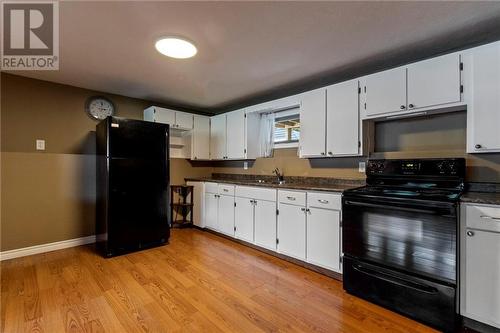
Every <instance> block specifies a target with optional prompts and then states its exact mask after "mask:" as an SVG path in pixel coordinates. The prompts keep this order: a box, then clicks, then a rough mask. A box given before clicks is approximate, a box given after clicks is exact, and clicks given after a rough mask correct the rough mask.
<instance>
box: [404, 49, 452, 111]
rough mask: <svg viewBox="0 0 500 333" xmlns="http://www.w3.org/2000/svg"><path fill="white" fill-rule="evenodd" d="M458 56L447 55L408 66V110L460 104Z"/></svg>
mask: <svg viewBox="0 0 500 333" xmlns="http://www.w3.org/2000/svg"><path fill="white" fill-rule="evenodd" d="M460 97H461V93H460V55H459V54H458V53H453V54H447V55H444V56H441V57H436V58H432V59H429V60H424V61H419V62H416V63H414V64H411V65H409V66H408V109H409V110H411V109H419V108H425V107H430V106H436V105H441V104H449V103H457V102H460Z"/></svg>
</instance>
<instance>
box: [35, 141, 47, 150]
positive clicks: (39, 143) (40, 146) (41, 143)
mask: <svg viewBox="0 0 500 333" xmlns="http://www.w3.org/2000/svg"><path fill="white" fill-rule="evenodd" d="M36 150H45V140H39V139H37V140H36Z"/></svg>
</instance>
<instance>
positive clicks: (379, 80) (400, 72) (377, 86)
mask: <svg viewBox="0 0 500 333" xmlns="http://www.w3.org/2000/svg"><path fill="white" fill-rule="evenodd" d="M365 88H366V89H365ZM363 90H364V92H365V101H366V106H365V107H366V115H367V116H368V117H370V116H374V115H379V114H383V113H390V112H397V111H404V110H406V67H398V68H394V69H391V70H388V71H384V72H380V73H375V74H372V75H368V76H367V77H366V78H365V87H363Z"/></svg>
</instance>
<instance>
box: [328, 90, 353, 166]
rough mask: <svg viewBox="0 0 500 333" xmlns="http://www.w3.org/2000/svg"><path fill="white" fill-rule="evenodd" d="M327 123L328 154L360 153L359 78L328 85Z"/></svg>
mask: <svg viewBox="0 0 500 333" xmlns="http://www.w3.org/2000/svg"><path fill="white" fill-rule="evenodd" d="M326 125H327V126H326V151H327V156H337V155H339V156H350V155H358V154H359V153H360V120H359V81H358V80H351V81H347V82H342V83H339V84H334V85H332V86H329V87H327V89H326Z"/></svg>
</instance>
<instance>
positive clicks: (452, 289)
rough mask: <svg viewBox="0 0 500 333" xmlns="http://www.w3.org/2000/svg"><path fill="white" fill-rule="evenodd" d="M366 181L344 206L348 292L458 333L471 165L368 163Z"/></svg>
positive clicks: (347, 196)
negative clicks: (461, 214)
mask: <svg viewBox="0 0 500 333" xmlns="http://www.w3.org/2000/svg"><path fill="white" fill-rule="evenodd" d="M366 175H367V185H366V186H364V187H361V188H356V189H352V190H347V191H345V192H344V195H343V199H342V216H343V217H342V237H343V238H342V242H343V252H344V260H343V272H344V279H343V280H344V282H343V283H344V289H345V290H346V291H347V292H349V293H351V294H354V295H356V296H359V297H361V298H365V299H367V300H370V301H372V302H374V303H377V304H380V305H382V306H385V307H388V308H390V309H392V310H395V311H397V312H399V313H402V314H404V315H407V316H409V317H412V318H414V319H416V320H419V321H422V322H424V323H426V324H429V325H431V326H433V327H436V328H438V329H440V330H443V331H450V332H452V331H454V329H455V325H456V322H457V306H456V303H457V248H458V247H457V230H458V202H459V199H460V195H461V194H462V192H463V190H464V178H465V160H464V159H419V160H369V161H368V164H367V170H366Z"/></svg>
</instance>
